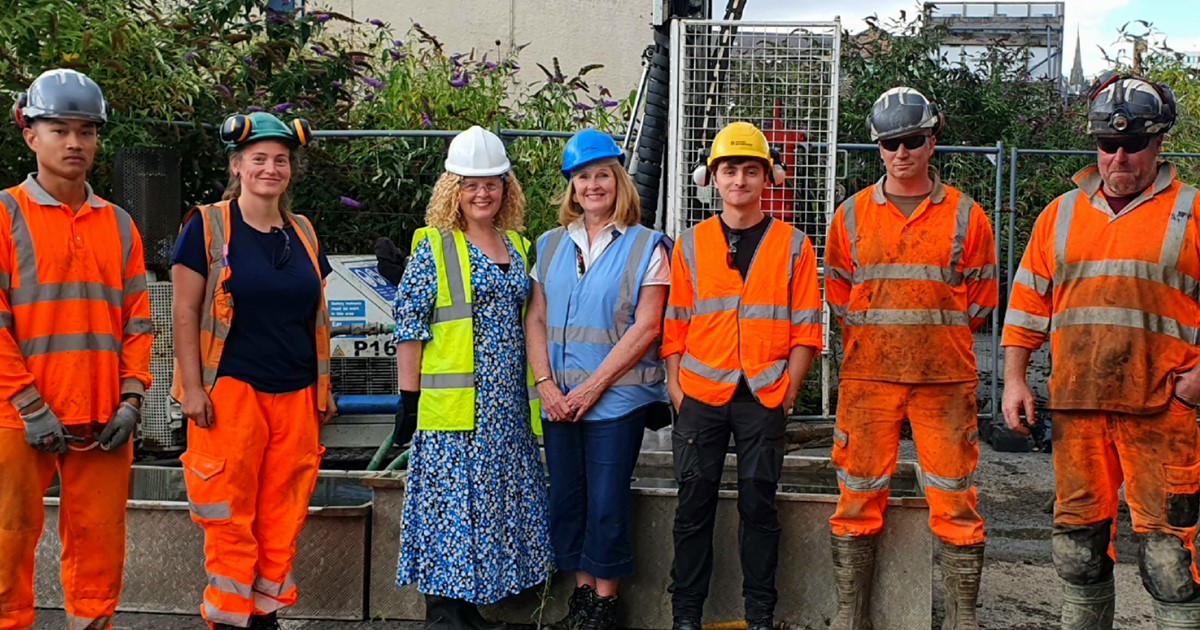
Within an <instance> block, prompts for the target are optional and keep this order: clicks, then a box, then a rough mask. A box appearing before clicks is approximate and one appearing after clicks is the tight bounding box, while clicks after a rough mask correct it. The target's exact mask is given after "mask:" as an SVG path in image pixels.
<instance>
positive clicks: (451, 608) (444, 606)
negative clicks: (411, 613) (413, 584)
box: [425, 595, 468, 630]
mask: <svg viewBox="0 0 1200 630" xmlns="http://www.w3.org/2000/svg"><path fill="white" fill-rule="evenodd" d="M462 614H463V610H462V602H460V601H459V600H457V599H451V598H449V597H442V596H440V595H426V596H425V630H462V629H463V628H467V627H468V625H467V620H466V619H463V616H462Z"/></svg>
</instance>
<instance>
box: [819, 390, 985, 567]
mask: <svg viewBox="0 0 1200 630" xmlns="http://www.w3.org/2000/svg"><path fill="white" fill-rule="evenodd" d="M976 417H977V411H976V407H975V383H974V382H969V383H937V384H918V385H914V384H905V383H887V382H882V381H860V380H851V379H847V380H843V381H842V382H841V384H840V385H839V386H838V406H837V423H836V426H835V429H834V436H833V440H834V443H833V465H834V467H836V468H837V474H838V487H839V488H840V489H841V496H840V497H838V504H837V509H836V510H835V511H834V514H833V517H832V518H830V519H829V523H830V526H831V527H832V529H833V533H834V534H835V535H838V536H870V535H874V534H877V533H879V531H880V530H882V529H883V514H884V511H885V510H886V509H887V500H888V492H889V484H890V482H891V477H892V474H893V473H894V472H895V471H896V458H897V455H898V450H899V448H900V428H901V425H902V424H903V423H904V421H905V420H906V419H907V420H908V422H909V424H910V425H911V426H912V433H913V442H914V443H915V444H916V447H917V460H918V461H919V462H920V464H921V469H922V470H923V471H924V474H925V497H926V500H927V501H928V502H929V527H930V529H932V530H933V533H934V535H936V536H937V537H938V538H940V539H941V540H943V541H944V542H946V543H949V544H951V545H959V546H962V545H974V544H977V543H981V542H983V538H984V536H983V519H982V518H981V517H980V516H979V512H977V511H976V510H975V500H976V493H975V484H974V481H973V479H972V477H973V474H974V472H975V466H976V465H977V464H978V463H979V431H978V424H977V418H976Z"/></svg>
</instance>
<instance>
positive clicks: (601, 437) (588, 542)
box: [525, 129, 671, 630]
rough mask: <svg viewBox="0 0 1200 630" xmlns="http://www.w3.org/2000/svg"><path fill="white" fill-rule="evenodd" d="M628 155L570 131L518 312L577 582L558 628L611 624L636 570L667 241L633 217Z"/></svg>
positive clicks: (557, 551) (555, 515) (591, 134)
mask: <svg viewBox="0 0 1200 630" xmlns="http://www.w3.org/2000/svg"><path fill="white" fill-rule="evenodd" d="M624 159H625V157H624V155H623V154H622V152H621V149H620V147H618V146H617V143H616V142H614V141H613V139H612V137H610V136H609V135H608V134H606V133H603V132H601V131H597V130H596V129H584V130H582V131H580V132H578V133H576V134H575V135H574V136H572V137H571V139H570V140H569V141H568V142H567V145H566V147H565V149H564V150H563V159H562V174H563V177H564V178H565V179H566V180H567V184H566V190H564V191H563V194H562V197H561V199H560V201H559V215H558V218H559V223H560V224H561V225H560V227H557V228H555V229H553V230H551V231H549V232H547V233H546V234H544V235H542V237H541V238H539V239H538V243H537V261H538V262H537V268H536V269H535V270H534V273H533V277H534V280H535V284H534V288H533V291H532V296H531V299H530V305H529V312H528V315H527V316H526V321H525V327H526V331H527V339H528V353H529V363H530V366H531V367H532V368H533V375H534V383H535V385H536V387H537V391H538V394H539V395H540V396H541V400H542V416H543V421H544V428H543V431H544V442H545V447H546V463H547V465H548V467H549V470H550V540H551V543H552V544H553V546H554V563H555V568H556V569H558V570H560V571H570V572H573V573H574V577H575V585H576V588H575V591H574V593H573V594H572V595H571V599H570V601H569V609H568V612H567V615H566V618H564V619H563V620H562V621H561V622H559V624H558V625H557V626H556V627H559V628H572V629H573V628H588V629H595V630H608V629H611V628H614V627H615V625H616V604H617V589H618V584H619V581H620V579H621V578H624V577H626V576H628V575H630V574H631V573H632V571H633V555H632V546H631V543H630V531H629V529H630V495H629V486H630V482H631V480H632V476H633V468H634V465H635V464H636V463H637V456H638V451H639V450H640V447H641V442H642V435H643V429H644V427H645V426H646V423H647V420H650V419H653V418H656V417H658V416H659V415H660V414H661V413H663V412H664V411H666V409H667V403H666V401H667V394H666V387H665V370H664V367H663V363H662V361H661V359H659V356H658V340H659V334H660V332H661V329H662V318H663V307H664V305H665V303H666V299H667V286H668V285H669V284H670V281H671V278H670V263H669V260H668V257H667V248H668V245H667V239H666V237H665V236H664V235H663V234H662V233H660V232H656V231H654V230H650V229H647V228H645V227H642V226H641V225H639V224H638V220H639V218H640V216H641V211H640V206H639V202H638V195H637V192H636V191H635V189H634V185H633V180H632V179H631V178H630V177H629V174H628V173H627V172H626V171H625V169H624V167H623V164H624ZM668 413H669V412H668Z"/></svg>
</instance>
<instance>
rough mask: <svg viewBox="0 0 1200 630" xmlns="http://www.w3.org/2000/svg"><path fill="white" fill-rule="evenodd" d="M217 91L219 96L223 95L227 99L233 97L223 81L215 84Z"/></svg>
mask: <svg viewBox="0 0 1200 630" xmlns="http://www.w3.org/2000/svg"><path fill="white" fill-rule="evenodd" d="M217 91H218V92H220V93H221V96H224V97H225V98H229V99H231V98H233V93H232V92H230V91H229V88H228V87H227V86H226V85H225V84H223V83H222V84H219V85H217Z"/></svg>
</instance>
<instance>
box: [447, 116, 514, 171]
mask: <svg viewBox="0 0 1200 630" xmlns="http://www.w3.org/2000/svg"><path fill="white" fill-rule="evenodd" d="M511 168H512V164H510V163H509V161H508V154H506V153H505V152H504V142H502V141H501V140H500V138H499V137H498V136H496V134H494V133H492V132H490V131H488V130H487V129H484V128H483V127H480V126H479V125H475V126H474V127H471V128H470V129H468V130H466V131H464V132H462V133H460V134H458V135H457V136H454V139H453V140H451V141H450V152H449V153H448V154H447V155H446V171H447V172H450V173H454V174H455V175H462V176H463V177H489V176H493V175H503V174H505V173H507V172H508V171H509V169H511Z"/></svg>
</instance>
